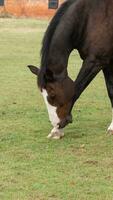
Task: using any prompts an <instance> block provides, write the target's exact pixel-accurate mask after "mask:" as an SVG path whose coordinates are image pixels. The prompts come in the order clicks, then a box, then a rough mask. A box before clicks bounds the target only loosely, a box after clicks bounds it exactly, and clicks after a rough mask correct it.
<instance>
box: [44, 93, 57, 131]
mask: <svg viewBox="0 0 113 200" xmlns="http://www.w3.org/2000/svg"><path fill="white" fill-rule="evenodd" d="M42 95H43V97H44V101H45V104H46V106H47V110H48V114H49V119H50V121H51V124H52V125H53V127H58V123H59V122H60V119H59V117H58V115H57V112H56V110H57V107H55V106H52V105H50V104H49V102H48V100H47V96H48V94H47V91H46V90H45V89H43V90H42Z"/></svg>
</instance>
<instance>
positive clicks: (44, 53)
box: [38, 0, 76, 88]
mask: <svg viewBox="0 0 113 200" xmlns="http://www.w3.org/2000/svg"><path fill="white" fill-rule="evenodd" d="M75 1H76V0H67V1H65V2H64V3H63V4H62V5H61V6H60V8H59V9H58V11H57V12H56V14H55V16H54V17H53V18H52V20H51V22H50V24H49V26H48V28H47V30H46V32H45V35H44V38H43V40H42V49H41V68H40V73H39V78H38V85H39V87H40V88H42V87H44V85H45V80H44V77H45V72H46V68H47V64H48V52H49V48H50V45H51V41H52V38H53V35H54V33H55V30H56V28H57V26H58V24H59V23H60V20H61V18H62V16H63V15H64V14H65V12H66V11H67V9H68V8H69V6H70V5H71V4H72V3H74V2H75Z"/></svg>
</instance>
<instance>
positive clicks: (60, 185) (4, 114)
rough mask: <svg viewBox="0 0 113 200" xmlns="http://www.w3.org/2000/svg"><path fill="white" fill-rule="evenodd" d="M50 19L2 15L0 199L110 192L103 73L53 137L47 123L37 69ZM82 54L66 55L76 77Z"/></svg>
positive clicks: (94, 197) (111, 157) (109, 196)
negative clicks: (33, 69) (32, 69)
mask: <svg viewBox="0 0 113 200" xmlns="http://www.w3.org/2000/svg"><path fill="white" fill-rule="evenodd" d="M47 24H48V21H40V20H35V19H18V20H17V19H0V25H1V26H0V49H1V50H0V199H1V200H113V136H108V135H107V134H106V129H107V127H108V125H109V124H110V122H111V106H110V102H109V99H108V97H107V92H106V88H105V83H104V79H103V75H102V73H100V74H99V75H98V76H97V77H96V79H95V80H94V81H93V82H92V83H91V84H90V86H89V87H88V88H87V90H86V91H85V92H84V93H83V94H82V96H81V97H80V99H79V100H78V102H77V103H76V105H75V107H74V109H73V118H74V122H73V124H72V125H69V126H68V127H67V128H66V129H65V137H64V138H63V139H61V140H59V141H54V140H48V139H47V138H46V136H47V135H48V133H49V131H50V130H51V125H50V123H49V120H48V115H47V111H46V107H45V104H44V102H43V99H42V96H41V94H40V92H39V91H38V90H37V86H36V77H35V76H33V75H32V74H31V73H30V71H29V70H28V69H27V67H26V66H27V65H28V64H35V65H37V64H39V63H40V54H39V52H40V48H41V40H42V37H43V34H44V31H45V29H46V27H47ZM80 65H81V60H80V58H79V56H78V54H77V52H76V51H75V52H73V53H72V54H71V56H70V59H69V73H70V76H71V77H72V78H75V76H76V75H77V72H78V70H79V69H80Z"/></svg>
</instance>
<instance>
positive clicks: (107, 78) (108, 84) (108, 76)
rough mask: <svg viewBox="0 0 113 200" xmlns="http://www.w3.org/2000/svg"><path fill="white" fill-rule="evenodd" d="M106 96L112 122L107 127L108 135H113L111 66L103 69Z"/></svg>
mask: <svg viewBox="0 0 113 200" xmlns="http://www.w3.org/2000/svg"><path fill="white" fill-rule="evenodd" d="M103 73H104V77H105V82H106V87H107V91H108V96H109V98H110V101H111V106H112V122H111V124H110V126H109V127H108V133H110V134H113V64H112V65H111V66H107V67H106V68H104V69H103Z"/></svg>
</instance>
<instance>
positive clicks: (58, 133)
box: [47, 129, 64, 140]
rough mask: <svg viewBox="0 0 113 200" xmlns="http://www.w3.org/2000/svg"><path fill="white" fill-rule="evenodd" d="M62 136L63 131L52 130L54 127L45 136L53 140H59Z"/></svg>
mask: <svg viewBox="0 0 113 200" xmlns="http://www.w3.org/2000/svg"><path fill="white" fill-rule="evenodd" d="M62 137H64V133H63V132H62V131H60V130H57V131H54V129H53V130H52V131H51V133H50V134H49V135H48V136H47V138H49V139H50V138H52V139H55V140H59V139H61V138H62Z"/></svg>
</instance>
